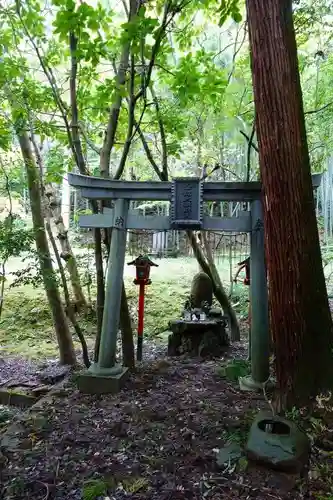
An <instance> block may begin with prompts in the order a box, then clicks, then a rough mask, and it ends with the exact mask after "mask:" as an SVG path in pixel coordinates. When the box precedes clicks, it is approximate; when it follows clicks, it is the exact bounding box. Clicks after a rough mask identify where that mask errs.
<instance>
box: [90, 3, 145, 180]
mask: <svg viewBox="0 0 333 500" xmlns="http://www.w3.org/2000/svg"><path fill="white" fill-rule="evenodd" d="M139 5H140V3H139ZM137 8H138V3H137V2H136V0H130V8H129V13H128V22H129V23H130V22H131V21H133V19H134V17H135V16H136V13H137ZM130 49H131V40H130V39H128V40H127V41H126V42H124V44H123V47H122V51H121V55H120V62H119V67H118V70H117V73H116V75H115V82H116V87H117V93H116V96H115V98H114V101H113V103H112V105H111V109H110V113H109V119H108V123H107V127H106V131H105V136H104V141H103V146H102V148H101V154H100V172H101V176H102V177H109V175H110V158H111V151H112V149H113V146H114V143H115V140H116V132H117V128H118V121H119V115H120V108H121V103H122V100H123V97H122V89H123V87H124V85H125V83H126V75H127V70H128V65H129V57H130ZM132 120H133V114H132ZM132 127H133V124H132ZM125 161H126V159H125ZM120 175H121V174H120Z"/></svg>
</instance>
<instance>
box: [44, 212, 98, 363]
mask: <svg viewBox="0 0 333 500" xmlns="http://www.w3.org/2000/svg"><path fill="white" fill-rule="evenodd" d="M45 228H46V231H47V234H48V236H49V240H50V243H51V245H52V248H53V252H54V255H55V258H56V261H57V263H58V268H59V272H60V276H61V282H62V287H63V290H64V297H65V303H66V309H65V313H66V316H67V318H68V319H69V321H70V322H71V323H72V325H73V328H74V330H75V333H76V334H77V336H78V337H79V340H80V342H81V347H82V358H83V362H84V364H85V366H86V368H89V367H90V364H91V363H90V359H89V352H88V346H87V342H86V339H85V337H84V333H83V331H82V330H81V327H80V325H79V323H78V321H77V319H76V316H75V311H74V308H73V305H72V303H71V300H70V295H69V290H68V286H67V280H66V275H65V270H64V266H63V265H62V261H61V257H60V254H59V250H58V247H57V244H56V241H55V238H54V236H53V233H52V228H51V222H50V219H46V222H45Z"/></svg>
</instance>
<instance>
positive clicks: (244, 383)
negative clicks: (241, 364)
mask: <svg viewBox="0 0 333 500" xmlns="http://www.w3.org/2000/svg"><path fill="white" fill-rule="evenodd" d="M238 381H239V388H240V390H241V391H248V392H258V391H262V390H263V389H264V387H266V382H264V383H261V382H256V381H255V380H253V378H252V377H251V375H249V376H248V377H239V379H238Z"/></svg>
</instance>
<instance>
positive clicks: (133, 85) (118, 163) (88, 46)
mask: <svg viewBox="0 0 333 500" xmlns="http://www.w3.org/2000/svg"><path fill="white" fill-rule="evenodd" d="M1 7H2V8H1V11H0V21H1V22H0V47H1V58H0V98H1V114H0V148H1V151H0V156H1V158H3V159H4V161H7V162H8V158H10V161H11V165H12V166H11V174H12V175H11V179H13V181H11V185H10V191H11V192H15V195H16V196H18V197H20V198H21V200H22V202H26V198H27V197H28V195H27V177H26V173H25V172H26V170H25V169H24V167H23V163H22V155H21V151H20V148H19V133H24V134H28V137H29V140H30V141H31V149H32V154H33V158H34V164H35V168H36V171H38V172H37V173H38V177H39V184H40V190H41V195H42V205H43V206H42V210H43V214H42V215H43V217H44V222H45V223H46V227H48V225H47V224H49V223H51V222H52V220H53V221H54V220H55V219H57V217H54V215H55V214H54V212H52V210H50V207H49V206H47V203H46V200H45V192H47V190H48V187H49V186H53V189H55V192H58V195H59V186H60V184H61V182H62V179H63V176H64V174H65V173H67V172H69V171H73V170H74V171H76V172H80V173H81V174H85V175H101V176H103V177H113V178H115V179H120V178H123V179H131V180H135V179H136V180H142V181H143V180H161V181H164V180H168V179H169V178H171V176H181V175H199V176H203V177H207V178H209V179H211V180H223V181H228V180H237V181H246V180H256V179H258V178H259V161H258V145H257V137H256V130H255V125H254V118H255V113H254V100H253V91H252V82H251V68H250V56H249V43H248V24H247V20H246V14H245V4H244V2H243V1H242V0H153V1H150V2H145V1H142V0H141V1H140V0H139V1H137V0H124V1H123V2H116V1H111V2H108V3H106V2H99V1H97V2H88V1H82V2H75V1H74V0H52V1H51V0H48V1H47V2H46V3H45V2H41V1H40V0H29V1H28V0H24V1H18V0H6V1H5V2H4V3H3V4H2V5H1ZM331 11H332V2H331V1H330V2H327V1H326V2H325V1H324V0H316V1H315V2H310V1H309V0H298V1H296V2H294V22H295V31H296V38H297V44H298V58H299V67H300V75H301V80H302V90H303V99H304V108H305V118H306V125H307V134H308V143H309V154H310V160H311V165H312V170H313V171H321V170H323V169H324V168H325V165H326V161H327V159H328V158H330V157H331V155H332V150H331V149H332V147H333V146H332V141H331V140H330V137H331V135H332V130H331V123H332V111H333V101H332V96H331V88H330V81H331V77H330V75H331V73H332V72H333V59H332V20H331V17H330V12H331ZM18 132H19V133H18ZM0 175H1V172H0ZM1 179H2V181H3V182H4V185H5V178H4V177H3V176H2V177H1ZM5 196H8V194H5ZM30 201H31V200H30ZM86 208H87V210H86V211H88V212H98V211H99V210H100V209H101V206H100V204H98V203H91V204H90V206H89V207H86ZM52 217H53V219H52ZM74 217H77V214H74ZM51 219H52V220H51ZM50 227H51V230H54V225H53V226H52V224H51V226H50ZM66 236H68V235H67V231H64V230H61V231H60V233H59V232H58V240H59V238H63V237H66ZM188 238H189V241H190V244H191V245H192V248H193V251H194V255H195V256H196V258H197V259H198V261H199V264H200V266H201V267H202V268H203V269H204V270H205V272H207V273H208V274H209V275H210V276H211V278H212V280H213V282H214V290H215V295H216V297H217V298H218V300H219V302H220V304H221V305H222V307H223V308H224V310H225V311H226V313H227V314H228V315H229V317H230V318H231V319H232V321H231V323H232V325H233V332H234V333H233V335H234V338H237V335H238V334H239V330H238V325H237V320H236V316H235V314H234V310H233V308H232V307H231V304H230V301H229V298H228V295H227V294H226V293H225V291H224V288H223V283H221V280H220V277H219V275H218V272H217V271H216V267H215V265H214V261H213V259H212V258H211V252H210V251H209V248H208V247H207V245H205V241H204V239H203V241H201V242H200V241H199V240H198V239H197V238H196V235H195V234H193V233H191V232H189V233H188ZM94 242H95V252H94V259H95V262H94V264H95V274H96V287H97V295H96V297H97V298H96V314H97V333H98V335H97V350H96V351H97V354H96V355H98V338H99V334H100V329H101V318H102V314H103V308H104V256H105V254H107V252H108V248H109V245H110V235H109V234H107V232H104V231H103V232H101V231H99V230H96V231H95V232H94ZM66 248H71V246H70V245H69V246H67V247H66ZM37 253H38V252H37ZM62 253H63V252H62V250H60V252H59V255H60V257H61V256H62ZM37 257H38V258H40V255H37ZM70 258H71V259H72V260H71V262H72V263H73V262H74V261H73V259H75V256H74V255H71V257H70ZM63 265H64V268H65V271H66V273H67V271H69V270H70V269H69V266H68V261H65V260H64V258H63ZM66 276H67V277H68V274H66ZM77 276H78V275H77ZM75 279H77V278H74V286H73V279H72V288H73V289H75V286H76V285H77V284H78V283H77V282H75ZM60 282H61V280H60ZM58 283H59V282H58ZM61 283H62V284H61V286H62V289H65V288H66V287H64V282H63V281H62V282H61ZM79 285H80V286H82V283H79ZM69 288H70V287H69ZM90 292H91V291H90V289H89V291H88V295H89V294H90ZM83 303H84V308H87V307H89V303H90V300H86V299H85V298H84V300H83ZM67 306H68V304H67ZM67 306H66V307H67ZM66 310H67V311H68V307H67V309H66ZM71 317H72V319H73V316H72V315H71ZM128 320H129V313H128V307H127V298H126V293H123V295H122V306H121V328H122V330H123V331H124V330H126V331H127V333H128V334H130V335H131V333H132V332H131V326H130V325H131V323H130V321H128ZM127 338H128V336H127Z"/></svg>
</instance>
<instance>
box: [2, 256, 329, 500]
mask: <svg viewBox="0 0 333 500" xmlns="http://www.w3.org/2000/svg"><path fill="white" fill-rule="evenodd" d="M155 271H156V272H155ZM196 271H197V269H196V265H195V263H194V264H193V261H192V263H191V264H189V263H188V262H182V261H181V260H180V259H177V260H173V261H172V262H171V263H166V262H165V261H162V262H161V266H160V267H159V268H157V269H156V270H155V269H154V281H153V284H152V286H151V287H149V288H148V290H147V301H146V309H147V315H146V323H145V331H146V332H150V336H149V337H146V338H145V344H144V362H143V363H142V364H140V365H139V366H138V369H137V372H136V373H135V374H133V375H132V376H131V378H130V380H129V381H128V382H127V383H126V386H125V387H124V388H123V390H122V391H121V392H120V393H119V394H117V395H104V396H85V395H82V394H80V393H79V392H78V391H77V389H76V387H75V383H74V380H73V378H69V379H67V380H66V381H65V383H64V385H63V386H62V387H59V388H58V389H55V391H54V392H52V393H51V394H49V395H48V396H46V397H45V398H43V399H41V400H40V401H39V402H38V403H37V405H35V406H34V407H32V408H31V409H30V410H29V411H21V410H18V409H15V408H14V407H2V408H1V406H0V499H1V500H2V499H3V500H21V499H22V500H23V499H29V500H79V499H80V500H102V499H108V500H125V499H128V500H144V499H147V500H198V499H202V500H205V499H208V500H220V499H221V500H222V499H226V500H229V499H248V498H257V499H259V500H271V499H275V500H281V499H295V500H296V499H298V498H299V499H303V498H310V499H312V498H313V499H317V500H324V499H326V500H329V499H331V500H332V499H333V432H332V430H331V429H333V412H332V408H331V406H333V403H331V402H330V401H326V402H324V403H323V404H324V405H325V407H322V408H320V409H317V410H316V413H313V414H312V415H311V416H309V417H307V418H304V415H303V416H302V413H301V412H299V411H296V410H295V411H293V412H292V413H291V414H290V415H288V418H292V419H293V420H295V421H297V423H301V425H303V427H305V428H306V431H307V433H308V435H309V436H310V439H311V443H312V455H311V462H310V467H309V471H308V474H307V476H306V477H303V478H301V477H300V476H296V475H290V474H283V473H278V472H274V471H271V470H270V469H268V468H264V467H259V466H257V465H254V464H253V463H251V462H248V461H247V459H246V458H245V455H244V454H243V453H240V454H239V455H237V456H236V457H234V459H233V460H231V461H230V462H229V463H227V464H226V465H223V466H218V464H217V456H218V451H219V450H220V449H222V448H223V447H224V446H225V445H228V444H230V443H232V444H238V445H240V449H241V450H242V449H243V446H244V444H245V442H246V439H247V436H248V431H249V428H250V425H251V423H252V421H253V418H254V416H255V415H256V414H257V412H258V411H259V410H260V409H267V407H268V404H267V401H266V398H265V397H264V395H263V394H256V395H255V394H250V393H244V392H241V391H240V389H239V387H238V384H237V383H236V382H232V381H230V380H229V379H227V378H225V377H223V376H222V373H221V370H220V368H221V366H222V365H223V364H225V363H227V362H228V360H230V359H233V358H236V359H245V358H246V355H247V349H246V333H245V329H246V322H243V320H242V318H243V317H244V316H246V312H247V303H246V297H247V290H246V289H244V287H239V288H235V292H237V293H236V294H235V301H237V304H238V305H237V308H238V315H239V318H240V319H241V324H242V326H243V330H244V331H243V339H244V340H243V341H242V342H240V343H236V344H234V345H233V346H232V348H231V349H230V351H229V352H228V354H227V356H226V357H225V358H224V359H216V360H208V361H200V360H197V359H186V358H177V359H176V358H167V357H166V336H165V335H163V334H162V332H163V331H164V330H165V329H166V325H167V320H168V319H170V318H172V317H177V316H178V315H179V313H180V310H181V306H182V304H183V303H184V300H185V297H186V295H187V294H188V291H189V285H190V282H191V279H192V277H193V274H194V273H195V272H196ZM180 284H181V285H180ZM126 287H127V290H128V296H129V303H130V307H131V311H132V317H133V318H134V320H135V315H136V305H137V289H136V287H134V285H132V277H131V276H130V275H127V276H126ZM81 324H82V325H83V328H84V330H85V333H86V336H87V340H88V344H89V346H90V347H91V348H92V346H93V340H94V324H95V318H93V317H86V318H81ZM0 347H1V349H2V354H3V355H4V356H1V357H3V359H2V360H1V359H0V385H1V383H2V382H3V381H5V380H7V379H11V378H12V379H15V378H16V379H19V380H21V381H23V380H26V381H28V382H29V381H30V382H31V383H33V382H34V381H36V380H37V379H38V372H39V371H40V370H41V369H43V368H45V366H47V367H50V366H53V365H54V364H55V363H54V360H55V359H56V342H55V338H54V333H53V330H52V323H51V318H50V315H49V311H48V308H47V304H46V301H45V297H44V295H43V294H42V292H41V291H40V290H39V289H37V290H36V289H33V288H32V287H29V286H25V287H20V288H16V289H13V290H9V293H8V294H7V295H6V302H5V308H4V312H3V316H2V320H1V322H0ZM76 347H77V348H78V352H79V344H77V343H76Z"/></svg>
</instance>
